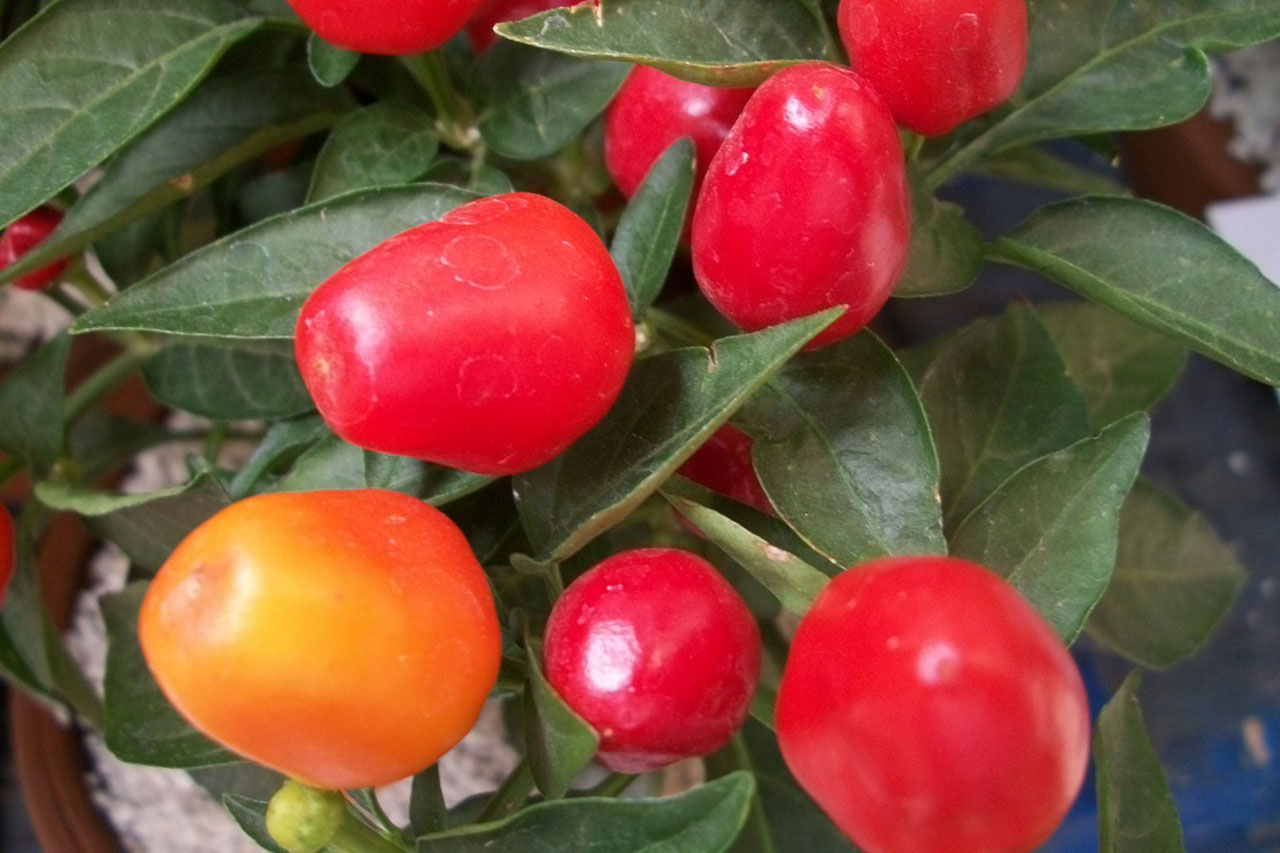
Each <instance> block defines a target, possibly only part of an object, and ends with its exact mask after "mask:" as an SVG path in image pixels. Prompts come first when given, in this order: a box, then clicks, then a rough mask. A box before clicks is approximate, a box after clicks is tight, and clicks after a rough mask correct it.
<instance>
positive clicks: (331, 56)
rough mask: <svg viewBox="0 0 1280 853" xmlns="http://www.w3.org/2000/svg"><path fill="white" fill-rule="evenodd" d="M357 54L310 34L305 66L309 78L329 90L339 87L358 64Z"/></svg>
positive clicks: (358, 57)
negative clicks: (309, 70)
mask: <svg viewBox="0 0 1280 853" xmlns="http://www.w3.org/2000/svg"><path fill="white" fill-rule="evenodd" d="M360 56H361V54H359V53H358V52H356V51H354V50H346V49H344V48H341V47H338V46H337V45H334V44H329V42H327V41H325V40H324V39H322V38H320V36H318V35H316V34H315V33H312V34H311V36H310V37H309V38H308V39H307V65H308V67H310V69H311V76H312V77H314V78H315V81H316V82H317V83H319V84H320V85H321V86H325V87H326V88H330V87H333V86H338V85H341V83H342V81H343V80H346V79H347V75H349V74H350V73H351V72H352V71H354V70H355V69H356V65H357V64H358V63H359V62H360Z"/></svg>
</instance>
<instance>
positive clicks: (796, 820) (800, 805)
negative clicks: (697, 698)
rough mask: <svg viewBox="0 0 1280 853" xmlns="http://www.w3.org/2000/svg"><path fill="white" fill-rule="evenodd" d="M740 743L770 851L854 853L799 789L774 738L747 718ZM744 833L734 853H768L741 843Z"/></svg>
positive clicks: (849, 844) (846, 840)
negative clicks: (753, 780) (752, 778)
mask: <svg viewBox="0 0 1280 853" xmlns="http://www.w3.org/2000/svg"><path fill="white" fill-rule="evenodd" d="M742 740H743V745H744V746H745V747H746V749H747V753H748V754H749V755H750V758H751V765H752V770H753V772H754V773H755V778H756V789H757V793H758V795H759V799H760V803H761V805H762V806H763V807H764V818H765V823H766V824H768V827H769V838H770V840H771V841H772V842H773V850H775V851H779V853H781V851H787V850H795V851H803V853H837V851H839V853H856V850H855V848H854V846H853V844H852V843H851V842H850V841H849V839H848V838H846V837H845V835H844V833H842V832H841V831H840V830H839V829H837V828H836V826H835V824H833V823H832V822H831V819H830V818H828V817H827V816H826V815H825V814H823V813H822V810H821V809H819V808H818V806H817V805H816V804H815V803H814V802H813V800H812V799H810V798H809V796H808V795H807V794H806V793H805V792H804V791H802V790H801V789H800V786H799V785H798V784H797V783H796V781H795V779H794V778H793V777H792V776H791V772H790V771H789V770H787V765H786V763H785V762H784V761H783V760H782V753H781V752H779V751H778V740H777V738H776V737H775V736H774V735H773V733H772V732H771V731H769V730H768V729H767V728H765V727H764V725H763V724H761V723H760V722H759V721H757V720H754V719H748V720H747V722H746V724H745V725H743V727H742ZM746 841H748V833H747V832H744V833H743V834H742V836H741V837H740V838H739V839H738V843H737V844H735V845H734V848H733V849H734V851H735V853H751V851H755V850H759V851H760V853H770V851H768V850H767V849H762V848H761V847H759V846H753V845H750V844H744V842H746Z"/></svg>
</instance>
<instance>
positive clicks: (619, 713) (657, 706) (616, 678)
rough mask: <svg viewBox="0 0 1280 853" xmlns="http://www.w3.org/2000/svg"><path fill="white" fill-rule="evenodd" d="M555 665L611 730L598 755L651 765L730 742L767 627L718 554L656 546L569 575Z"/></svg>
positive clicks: (559, 605)
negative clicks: (724, 573)
mask: <svg viewBox="0 0 1280 853" xmlns="http://www.w3.org/2000/svg"><path fill="white" fill-rule="evenodd" d="M543 666H544V668H545V672H546V677H547V680H548V681H549V682H550V683H551V686H552V687H554V688H555V689H556V692H558V693H559V694H560V696H561V697H562V698H563V699H564V701H565V702H566V703H568V705H569V707H571V708H572V709H573V710H574V711H576V712H577V713H578V714H579V715H580V716H581V717H583V718H584V719H585V720H586V721H587V722H588V723H590V724H591V725H592V726H593V727H594V728H595V729H596V731H597V732H598V733H599V735H600V748H599V752H598V753H597V755H596V760H597V761H599V762H600V763H601V764H603V765H604V766H605V767H608V768H609V769H610V770H613V771H615V772H618V773H644V772H647V771H650V770H656V769H657V768H659V767H663V766H665V765H667V764H670V763H672V762H674V761H678V760H680V759H682V758H688V757H690V756H695V755H707V754H709V753H711V752H714V751H716V750H717V749H719V748H720V747H722V746H724V745H725V744H726V743H727V742H728V741H729V739H730V738H731V737H732V736H733V733H734V732H735V731H737V730H738V727H739V726H741V725H742V722H743V720H744V719H746V715H747V710H748V707H749V706H750V704H751V696H752V694H753V693H754V692H755V687H756V680H757V679H758V677H759V674H760V632H759V629H758V628H757V627H756V623H755V620H754V619H753V618H752V616H751V613H750V611H748V610H747V606H746V604H744V603H743V601H742V599H741V598H740V597H739V596H738V594H737V592H735V591H734V589H733V587H732V586H730V585H729V583H728V582H727V581H726V580H725V579H724V578H723V577H721V576H720V574H719V573H718V572H717V571H716V570H715V568H714V567H713V566H712V565H711V564H710V563H708V562H706V561H705V560H703V559H702V558H701V557H698V556H696V555H694V554H690V553H688V552H686V551H680V550H676V549H666V548H644V549H639V550H634V551H626V552H623V553H621V554H617V555H615V556H613V557H610V558H609V559H607V560H605V561H604V562H602V563H600V564H598V565H597V566H595V568H593V569H591V570H589V571H588V572H586V573H585V574H583V575H582V576H581V577H579V578H578V579H577V580H575V581H574V582H573V583H572V584H570V585H569V587H568V588H567V589H566V590H565V592H564V594H563V595H562V596H561V597H560V599H559V600H558V601H557V602H556V605H555V607H554V608H553V609H552V611H551V617H550V619H549V620H548V622H547V629H546V635H545V642H544V645H543Z"/></svg>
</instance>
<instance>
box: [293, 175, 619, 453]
mask: <svg viewBox="0 0 1280 853" xmlns="http://www.w3.org/2000/svg"><path fill="white" fill-rule="evenodd" d="M294 349H295V353H296V356H297V360H298V366H299V369H300V370H301V372H302V378H303V381H304V382H305V383H306V385H307V388H308V389H309V390H310V392H311V395H312V397H313V398H314V400H315V402H316V405H317V407H318V408H319V410H320V414H321V415H322V416H323V417H324V419H325V422H326V423H328V424H329V426H330V428H331V429H333V430H334V431H335V432H336V433H337V434H338V435H340V436H341V437H343V438H344V439H346V440H347V441H349V442H351V443H353V444H356V445H359V446H360V447H363V448H366V449H368V450H377V451H382V452H384V453H394V454H399V455H402V456H412V457H416V458H419V459H424V460H427V461H431V462H438V463H441V464H443V465H449V466H451V467H454V468H461V469H463V470H467V471H474V472H476V473H481V474H493V475H502V474H513V473H517V472H520V471H527V470H529V469H530V468H533V467H536V466H538V465H540V464H542V463H543V462H546V461H548V460H550V459H551V458H553V457H555V456H556V455H558V454H559V453H560V452H562V451H563V450H564V449H565V448H567V447H568V446H569V445H570V444H571V443H572V442H573V441H574V440H575V439H577V438H578V437H579V436H580V435H582V434H583V433H584V432H586V431H587V430H588V429H590V428H591V427H592V426H594V425H595V424H596V422H597V421H599V420H600V419H601V418H602V417H603V416H604V414H605V412H607V411H608V410H609V407H610V406H611V405H612V404H613V401H614V400H615V399H616V398H617V396H618V393H619V392H620V391H621V389H622V383H623V380H624V379H625V378H626V375H627V371H628V369H629V368H630V365H631V360H632V357H633V353H634V349H635V328H634V326H633V324H632V322H631V312H630V308H629V307H628V303H627V297H626V293H625V288H624V286H623V283H622V279H621V277H620V276H619V274H618V271H617V268H616V267H615V266H614V264H613V261H612V259H610V257H609V252H608V250H606V249H605V247H604V244H603V243H601V242H600V238H599V237H597V236H596V234H595V232H594V231H592V230H591V227H590V226H589V225H587V223H586V222H584V221H583V220H582V219H581V218H580V217H578V216H577V215H576V214H574V213H573V212H572V211H570V210H569V209H568V208H566V207H564V206H562V205H560V204H558V203H556V202H554V201H551V200H550V199H547V198H544V197H542V196H538V195H532V194H529V193H510V194H507V195H500V196H493V197H491V198H485V199H480V200H477V201H474V202H470V203H468V204H465V205H463V206H461V207H459V208H457V209H455V210H453V211H452V212H450V213H448V214H446V215H445V216H444V217H443V218H441V219H440V220H438V221H436V222H429V223H427V224H425V225H420V226H418V227H416V228H412V229H410V230H408V231H406V232H404V233H402V234H400V235H398V236H396V237H393V238H391V239H390V240H388V241H386V242H384V243H382V244H380V245H378V246H376V247H374V248H373V249H372V250H370V251H369V252H367V253H365V254H364V255H362V256H360V257H359V258H356V259H355V260H354V261H352V262H351V263H349V264H347V265H346V266H345V267H343V268H342V269H340V270H339V271H338V272H336V273H334V275H333V276H331V277H330V278H329V279H328V280H327V281H325V282H324V283H323V284H321V285H320V287H318V288H317V289H316V290H315V292H314V293H313V294H312V295H311V296H310V297H309V298H308V299H307V301H306V303H305V304H304V305H303V307H302V310H301V312H300V314H299V317H298V325H297V333H296V337H295V344H294Z"/></svg>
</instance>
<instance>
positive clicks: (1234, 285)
mask: <svg viewBox="0 0 1280 853" xmlns="http://www.w3.org/2000/svg"><path fill="white" fill-rule="evenodd" d="M1277 14H1280V12H1277ZM991 257H992V258H993V259H994V260H997V261H1001V262H1004V263H1011V264H1017V265H1019V266H1023V267H1026V268H1028V269H1031V270H1035V271H1036V272H1038V273H1040V274H1041V275H1044V276H1047V277H1049V278H1051V279H1053V280H1054V281H1056V282H1058V283H1059V284H1061V285H1063V286H1064V287H1068V288H1070V289H1072V290H1074V291H1076V292H1077V293H1080V294H1082V295H1084V296H1087V297H1089V298H1090V299H1093V300H1095V301H1097V302H1101V303H1102V304H1104V305H1106V306H1108V307H1109V308H1112V309H1114V310H1115V311H1118V312H1119V313H1121V314H1123V315H1124V316H1126V317H1128V318H1129V319H1130V320H1134V321H1135V322H1138V323H1141V324H1142V325H1144V326H1147V327H1149V328H1152V329H1155V330H1156V331H1157V332H1161V333H1162V334H1165V335H1168V336H1169V337H1171V338H1173V339H1174V340H1177V341H1181V342H1182V343H1184V344H1186V345H1187V346H1189V347H1191V348H1192V349H1194V350H1196V351H1197V352H1201V353H1203V354H1205V355H1207V356H1209V357H1210V358H1213V359H1216V360H1218V361H1220V362H1222V363H1223V364H1225V365H1227V366H1228V367H1231V368H1233V369H1235V370H1237V371H1239V372H1240V373H1243V374H1245V375H1246V376H1252V377H1253V378H1254V379H1258V380H1260V381H1262V382H1266V383H1268V384H1270V385H1280V288H1278V287H1277V286H1276V285H1275V284H1273V283H1272V282H1270V281H1268V280H1267V279H1266V278H1264V277H1263V275H1262V273H1260V272H1258V268H1257V267H1255V266H1254V265H1253V264H1252V263H1250V262H1249V261H1248V260H1246V259H1245V258H1244V257H1243V256H1242V255H1240V253H1238V252H1237V251H1236V250H1235V249H1233V248H1231V246H1230V245H1228V244H1227V243H1226V242H1225V241H1223V240H1222V239H1221V238H1220V237H1218V236H1217V235H1215V234H1214V233H1213V232H1211V231H1210V230H1209V229H1207V228H1205V227H1204V226H1203V225H1202V224H1200V223H1199V222H1197V221H1196V220H1194V219H1191V218H1190V217H1187V216H1184V215H1182V214H1181V213H1178V212H1177V211H1175V210H1170V209H1169V208H1167V207H1161V206H1160V205H1158V204H1153V203H1151V202H1148V201H1138V200H1135V199H1127V198H1104V197H1097V198H1084V199H1075V200H1072V201H1065V202H1060V203H1058V204H1054V205H1050V206H1049V207H1046V208H1042V209H1041V210H1040V211H1039V212H1038V213H1036V214H1035V215H1034V216H1032V217H1031V218H1030V219H1029V220H1027V221H1026V222H1025V223H1023V224H1022V225H1020V226H1018V227H1017V228H1016V229H1014V231H1012V232H1011V233H1010V234H1008V235H1007V236H1006V237H1004V238H1003V239H1001V240H999V241H998V242H997V243H996V244H995V245H994V246H993V247H992V249H991Z"/></svg>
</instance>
